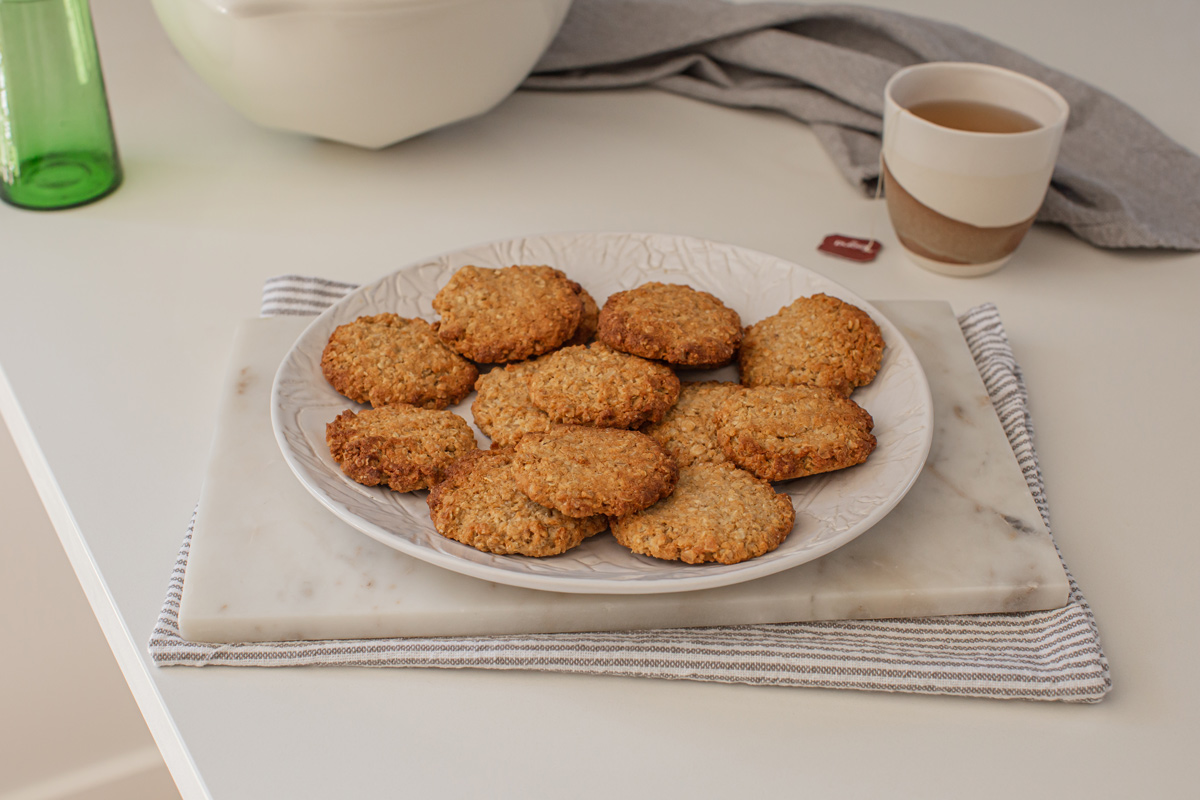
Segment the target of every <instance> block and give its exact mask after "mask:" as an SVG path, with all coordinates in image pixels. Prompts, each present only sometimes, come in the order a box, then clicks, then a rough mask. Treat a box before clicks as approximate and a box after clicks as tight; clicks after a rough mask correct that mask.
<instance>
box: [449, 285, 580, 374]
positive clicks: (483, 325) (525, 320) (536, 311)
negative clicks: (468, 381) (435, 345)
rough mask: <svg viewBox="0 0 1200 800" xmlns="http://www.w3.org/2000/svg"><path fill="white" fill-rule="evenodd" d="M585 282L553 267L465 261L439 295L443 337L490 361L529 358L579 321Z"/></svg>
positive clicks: (460, 349)
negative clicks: (493, 265)
mask: <svg viewBox="0 0 1200 800" xmlns="http://www.w3.org/2000/svg"><path fill="white" fill-rule="evenodd" d="M581 291H582V289H581V287H580V286H579V284H577V283H575V282H574V281H572V280H569V279H568V278H567V276H566V275H564V274H563V273H562V272H561V271H560V270H557V269H554V268H553V267H548V266H524V265H521V266H512V267H504V268H502V269H491V268H488V267H476V266H465V267H462V268H461V269H459V270H457V271H456V272H455V273H454V274H453V275H452V276H450V280H449V282H447V283H446V285H445V286H443V287H442V288H441V289H440V290H439V291H438V293H437V295H435V296H434V298H433V308H434V310H435V311H437V312H438V314H440V315H441V319H440V320H439V321H438V331H437V333H438V336H440V337H441V339H442V341H443V342H445V343H446V344H447V345H449V346H450V347H451V348H452V349H453V350H454V351H455V352H457V353H460V354H461V355H463V356H466V357H467V358H469V359H471V360H472V361H477V362H479V363H484V364H495V363H501V362H507V361H523V360H524V359H527V358H529V357H531V356H537V355H541V354H543V353H547V352H549V351H550V350H553V349H555V348H556V347H559V346H560V345H562V344H563V343H564V342H566V341H567V340H568V339H570V338H571V337H572V336H573V335H574V334H575V331H576V329H577V328H578V326H579V319H580V316H581V315H582V312H583V301H582V300H581V299H580V292H581Z"/></svg>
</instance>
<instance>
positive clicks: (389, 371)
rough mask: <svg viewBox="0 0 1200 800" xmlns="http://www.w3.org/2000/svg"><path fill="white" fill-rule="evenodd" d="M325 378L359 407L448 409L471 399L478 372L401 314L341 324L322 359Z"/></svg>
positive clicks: (427, 328) (430, 330)
mask: <svg viewBox="0 0 1200 800" xmlns="http://www.w3.org/2000/svg"><path fill="white" fill-rule="evenodd" d="M321 372H323V373H324V375H325V379H326V380H328V381H329V383H330V384H331V385H332V386H333V388H334V389H336V390H338V391H339V392H341V393H342V394H344V395H345V396H346V397H349V398H350V399H351V400H354V401H355V402H358V403H370V404H371V405H373V406H383V405H388V404H390V403H410V404H412V405H416V406H422V407H424V408H445V407H446V406H448V405H453V404H454V403H457V402H458V401H459V400H462V399H463V398H464V397H466V396H467V393H468V392H470V391H471V386H472V385H473V384H474V383H475V378H476V377H477V376H478V374H479V372H478V370H476V369H475V365H474V364H472V363H470V362H469V361H467V360H466V359H464V358H463V357H462V356H460V355H458V354H457V353H455V352H453V351H452V350H450V348H448V347H446V345H444V344H442V342H441V340H439V339H438V337H437V335H436V334H435V333H434V332H433V328H432V327H431V326H430V325H429V323H428V322H426V321H425V320H423V319H406V318H404V317H400V316H397V315H396V314H377V315H375V316H373V317H359V318H358V319H356V320H355V321H354V322H350V323H347V324H345V325H339V326H338V327H337V329H335V330H334V332H333V335H332V336H330V337H329V343H328V344H326V345H325V351H324V352H323V353H322V354H321Z"/></svg>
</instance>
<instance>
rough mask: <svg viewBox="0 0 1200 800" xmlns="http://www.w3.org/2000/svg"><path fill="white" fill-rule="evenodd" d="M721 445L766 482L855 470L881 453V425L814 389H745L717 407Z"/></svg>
mask: <svg viewBox="0 0 1200 800" xmlns="http://www.w3.org/2000/svg"><path fill="white" fill-rule="evenodd" d="M716 423H717V443H718V444H719V445H720V446H721V449H722V450H723V451H724V452H725V455H727V456H728V457H729V460H730V461H732V462H733V463H734V464H737V465H738V466H739V467H742V468H743V469H746V470H749V471H750V472H753V473H754V474H755V475H757V476H758V477H760V478H762V479H763V480H768V481H785V480H789V479H791V478H802V477H804V476H806V475H816V474H817V473H820V472H830V471H831V470H835V469H843V468H845V467H852V466H854V465H855V464H861V463H862V462H864V461H866V460H867V456H869V455H870V454H871V451H873V450H874V449H875V436H874V435H873V434H872V433H871V429H872V428H873V427H874V425H875V423H874V421H873V420H872V419H871V415H870V414H868V413H867V411H866V410H865V409H863V408H862V407H861V406H859V405H858V403H855V402H854V401H853V400H851V399H850V398H848V397H844V396H842V395H841V394H838V393H837V392H834V391H831V390H829V389H818V388H816V387H814V386H759V387H755V388H749V389H746V388H744V389H742V390H741V391H739V392H737V393H735V394H733V395H732V396H731V397H729V398H728V399H726V400H725V402H723V403H722V404H721V406H720V407H719V408H718V409H717V416H716Z"/></svg>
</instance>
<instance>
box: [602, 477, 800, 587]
mask: <svg viewBox="0 0 1200 800" xmlns="http://www.w3.org/2000/svg"><path fill="white" fill-rule="evenodd" d="M795 520H796V512H795V511H794V510H793V509H792V501H791V500H790V499H789V498H788V497H787V495H782V494H777V493H776V492H775V490H774V489H772V488H771V485H770V484H768V483H766V482H765V481H761V480H759V479H758V478H756V477H754V476H753V475H751V474H750V473H749V472H746V471H745V470H741V469H738V468H737V467H734V466H733V465H732V464H695V465H693V466H690V467H683V468H682V469H680V470H679V482H678V483H677V484H676V486H675V491H674V492H672V493H671V495H670V496H669V497H667V498H666V499H664V500H660V501H658V502H657V503H655V504H654V505H652V506H650V507H649V508H647V509H646V510H645V511H639V512H638V513H636V514H631V515H630V516H628V517H624V518H622V519H614V520H610V522H611V524H612V532H613V537H614V538H616V540H617V541H618V542H620V543H621V544H623V545H624V546H625V547H628V548H629V549H630V550H632V551H633V552H635V553H640V554H642V555H647V556H653V557H654V558H662V559H667V560H671V561H684V562H687V563H688V564H701V563H704V562H707V561H716V562H718V563H721V564H736V563H738V562H739V561H745V560H746V559H748V558H754V557H756V556H761V555H762V554H763V553H768V552H770V551H771V550H774V549H775V548H776V547H778V546H779V545H780V543H782V542H783V540H784V539H786V538H787V535H788V534H789V533H791V530H792V525H793V524H794V523H795Z"/></svg>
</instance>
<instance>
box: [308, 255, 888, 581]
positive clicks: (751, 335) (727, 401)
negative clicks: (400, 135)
mask: <svg viewBox="0 0 1200 800" xmlns="http://www.w3.org/2000/svg"><path fill="white" fill-rule="evenodd" d="M433 307H434V309H435V310H436V311H437V312H438V314H439V319H438V320H437V322H436V323H434V324H433V325H430V324H429V323H427V322H425V321H423V320H419V319H402V318H400V317H398V316H396V315H394V314H380V315H377V316H373V317H361V318H359V319H357V320H355V321H354V322H352V323H349V324H347V325H343V326H341V327H339V328H338V329H337V330H336V331H334V333H333V335H332V336H331V337H330V341H329V344H328V346H327V347H326V349H325V352H324V354H323V358H322V362H321V366H322V370H323V372H324V374H325V376H326V378H327V379H328V380H329V382H330V383H331V384H332V385H333V386H334V388H335V389H337V390H338V391H339V392H341V393H342V394H344V395H345V396H347V397H349V398H350V399H352V400H355V401H357V402H360V403H367V404H369V405H371V406H372V408H370V409H366V410H363V411H358V412H356V411H353V410H347V411H346V412H344V413H342V414H341V415H340V416H339V417H338V418H337V419H336V420H335V421H334V422H332V423H330V424H329V426H328V428H327V441H328V443H329V447H330V452H331V454H332V455H333V458H334V459H335V460H336V461H337V462H338V463H339V464H340V465H341V466H342V469H343V470H344V471H345V473H346V474H347V475H348V476H349V477H350V478H352V479H354V480H356V481H358V482H360V483H363V484H366V485H370V486H377V485H386V486H388V487H390V488H392V489H394V490H397V491H414V490H418V489H426V488H428V489H430V490H431V491H430V492H429V495H428V498H427V502H428V505H429V509H430V517H431V519H432V521H433V524H434V526H435V527H436V529H437V530H438V531H439V532H440V533H441V534H443V535H444V536H447V537H449V538H452V539H455V540H457V541H460V542H463V543H465V544H468V545H471V546H473V547H476V548H478V549H480V550H485V551H488V552H492V553H498V554H520V555H526V556H552V555H556V554H558V553H562V552H564V551H566V550H568V549H570V548H572V547H575V546H577V545H579V544H580V543H582V542H583V541H584V540H585V539H586V538H588V537H589V536H592V535H594V534H597V533H600V532H602V531H604V530H605V529H611V531H612V533H613V536H614V538H615V539H616V540H617V541H618V542H620V543H621V544H622V545H624V546H625V547H628V548H629V549H630V550H631V551H633V552H634V553H639V554H643V555H647V556H653V557H656V558H662V559H671V560H681V561H684V562H687V563H694V564H696V563H703V562H719V563H724V564H731V563H736V562H739V561H743V560H745V559H748V558H754V557H755V556H759V555H762V554H763V553H767V552H769V551H771V550H773V549H775V548H776V547H778V546H779V544H780V543H781V542H783V540H784V539H785V538H786V537H787V535H788V534H789V533H790V532H791V530H792V527H793V524H794V520H795V513H794V511H793V508H792V504H791V501H790V499H789V498H788V497H787V496H786V495H783V494H780V493H777V492H776V491H775V489H774V488H773V487H772V485H771V483H772V482H774V481H784V480H791V479H793V478H800V477H804V476H808V475H813V474H817V473H821V472H828V471H830V470H836V469H842V468H846V467H850V466H853V465H855V464H859V463H862V462H863V461H864V460H866V458H867V457H868V456H869V455H870V453H871V451H872V450H873V449H874V447H875V437H874V436H873V435H872V433H871V430H872V427H873V421H872V419H871V416H870V414H868V413H867V412H866V411H865V410H864V409H862V408H861V407H859V406H858V405H857V404H856V403H855V402H854V401H853V400H852V399H850V394H851V393H852V392H853V391H854V389H855V388H857V387H859V386H862V385H864V384H866V383H868V382H869V381H870V380H871V379H872V378H873V377H874V375H875V373H876V372H877V371H878V369H879V366H880V362H881V358H882V353H883V347H884V343H883V338H882V336H881V334H880V332H879V328H878V326H877V325H876V324H875V323H874V322H873V321H872V320H871V319H870V317H869V316H868V315H867V314H865V313H864V312H863V311H862V310H861V309H858V308H855V307H854V306H852V305H849V304H847V303H844V302H842V301H841V300H838V299H836V298H832V297H827V296H825V295H815V296H813V297H808V298H801V299H799V300H797V301H795V302H794V303H792V304H791V305H790V306H787V307H786V308H783V309H781V310H780V312H779V313H778V314H775V315H773V316H771V317H768V318H766V319H764V320H761V321H759V322H757V323H755V324H754V325H751V326H750V327H748V328H745V329H743V328H742V320H741V319H740V317H739V315H738V314H737V312H736V311H734V310H733V309H730V308H729V307H727V306H726V305H725V304H724V303H722V302H721V300H720V299H718V298H716V297H714V296H713V295H711V294H708V293H706V292H701V291H697V290H695V289H692V288H691V287H688V286H683V285H674V284H663V283H646V284H642V285H641V286H638V287H635V288H633V289H631V290H629V291H624V292H618V293H616V294H613V295H611V296H610V297H609V298H607V300H606V302H605V303H604V307H603V308H602V309H600V308H598V306H597V304H596V302H595V300H594V299H593V298H592V297H591V296H590V295H589V294H588V293H587V292H586V291H585V290H584V289H583V288H582V287H581V286H580V285H579V284H578V283H576V282H574V281H572V280H570V279H569V278H568V277H567V276H566V275H564V274H563V273H562V272H561V271H559V270H557V269H554V268H552V267H547V266H514V267H508V268H505V269H486V268H480V267H473V266H469V267H463V268H462V269H460V270H458V271H457V272H456V273H455V274H454V275H453V276H452V277H451V279H450V281H449V282H448V283H447V284H446V285H445V286H444V287H443V288H442V290H441V291H440V292H439V293H438V295H437V296H436V297H435V299H434V303H433ZM593 339H595V340H594V341H593ZM735 359H736V361H737V365H738V369H739V374H740V378H741V382H740V383H729V382H718V381H702V382H682V383H681V381H680V379H679V377H678V375H677V374H676V369H712V368H716V367H720V366H723V365H726V364H729V363H731V362H733V361H734V360H735ZM481 372H482V374H480V373H481ZM472 388H474V390H475V392H476V394H475V397H474V400H473V402H472V404H471V411H472V415H473V417H474V421H475V424H476V425H477V426H478V428H479V430H480V431H482V432H483V433H484V434H485V435H486V436H488V437H489V438H490V439H491V440H492V448H491V449H490V450H486V451H484V450H479V449H478V448H477V447H476V446H475V441H474V438H473V434H472V432H471V430H470V427H469V426H468V425H467V423H466V420H465V419H463V418H462V417H459V416H458V415H456V414H454V413H453V412H452V411H449V410H447V407H448V406H450V405H454V404H456V403H459V402H461V401H463V400H464V398H466V397H467V395H468V394H469V393H470V390H471V389H472Z"/></svg>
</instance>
